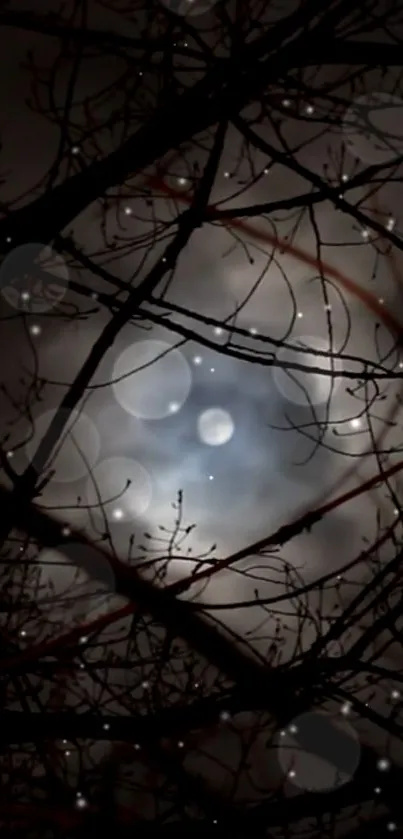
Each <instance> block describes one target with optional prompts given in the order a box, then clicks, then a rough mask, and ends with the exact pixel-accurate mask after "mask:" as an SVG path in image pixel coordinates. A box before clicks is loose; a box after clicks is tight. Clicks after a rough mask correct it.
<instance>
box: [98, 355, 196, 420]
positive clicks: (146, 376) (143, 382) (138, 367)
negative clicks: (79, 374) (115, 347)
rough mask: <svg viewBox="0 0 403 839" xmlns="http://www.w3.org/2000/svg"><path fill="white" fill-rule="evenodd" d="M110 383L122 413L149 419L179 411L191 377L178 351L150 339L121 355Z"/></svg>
mask: <svg viewBox="0 0 403 839" xmlns="http://www.w3.org/2000/svg"><path fill="white" fill-rule="evenodd" d="M113 381H114V384H113V390H114V394H115V397H116V399H117V401H118V402H119V404H120V405H121V407H122V408H124V410H125V411H127V412H128V413H129V414H132V415H133V416H135V417H138V418H139V419H146V420H153V419H163V418H164V417H167V416H168V415H169V414H171V413H173V412H176V411H178V410H180V408H181V407H182V405H183V404H184V402H185V401H186V399H187V397H188V395H189V391H190V387H191V383H192V374H191V372H190V367H189V365H188V363H187V361H186V359H185V357H184V356H183V355H182V353H180V352H179V350H176V349H172V347H171V346H170V344H166V343H165V342H164V341H153V340H150V341H139V342H138V343H137V344H132V345H131V346H130V347H128V348H127V349H126V350H124V351H123V352H122V354H121V355H120V356H119V358H118V359H117V361H116V363H115V366H114V368H113ZM173 406H175V407H174V409H173Z"/></svg>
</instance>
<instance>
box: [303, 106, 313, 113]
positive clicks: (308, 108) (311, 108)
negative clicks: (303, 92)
mask: <svg viewBox="0 0 403 839" xmlns="http://www.w3.org/2000/svg"><path fill="white" fill-rule="evenodd" d="M305 110H306V112H307V114H313V111H314V109H313V106H312V105H307V106H306V109H305Z"/></svg>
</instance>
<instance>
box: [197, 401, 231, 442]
mask: <svg viewBox="0 0 403 839" xmlns="http://www.w3.org/2000/svg"><path fill="white" fill-rule="evenodd" d="M197 428H198V432H199V437H200V439H201V440H202V442H203V443H207V445H208V446H222V445H224V443H228V441H229V440H230V439H231V437H232V435H233V433H234V423H233V420H232V417H231V414H229V413H228V411H224V410H223V409H222V408H209V409H208V410H207V411H203V413H202V414H200V416H199V419H198V423H197Z"/></svg>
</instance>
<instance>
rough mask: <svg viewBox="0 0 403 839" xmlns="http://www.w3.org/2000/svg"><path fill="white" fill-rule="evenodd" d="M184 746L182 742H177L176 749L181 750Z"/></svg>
mask: <svg viewBox="0 0 403 839" xmlns="http://www.w3.org/2000/svg"><path fill="white" fill-rule="evenodd" d="M184 745H185V744H184V742H183V740H179V741H178V749H183V747H184Z"/></svg>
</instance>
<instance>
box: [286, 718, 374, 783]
mask: <svg viewBox="0 0 403 839" xmlns="http://www.w3.org/2000/svg"><path fill="white" fill-rule="evenodd" d="M280 736H281V739H279V742H278V760H279V763H280V766H281V768H282V770H283V772H284V774H285V775H286V777H287V778H289V779H290V780H291V781H292V784H293V785H294V786H295V787H299V788H300V789H304V790H308V791H315V792H320V791H326V790H331V789H336V788H337V787H340V786H343V784H346V783H348V782H349V781H351V779H352V778H353V776H354V773H355V772H356V770H357V767H358V764H359V762H360V756H361V748H360V742H359V739H358V735H357V733H356V732H355V730H354V729H353V728H352V726H351V725H350V724H349V723H348V722H347V721H346V720H345V719H341V718H338V717H332V716H330V714H325V713H322V712H321V711H308V712H306V713H304V714H301V715H300V716H299V717H297V718H296V719H295V720H294V724H293V725H289V726H288V727H287V729H286V730H285V731H284V732H281V735H280Z"/></svg>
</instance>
